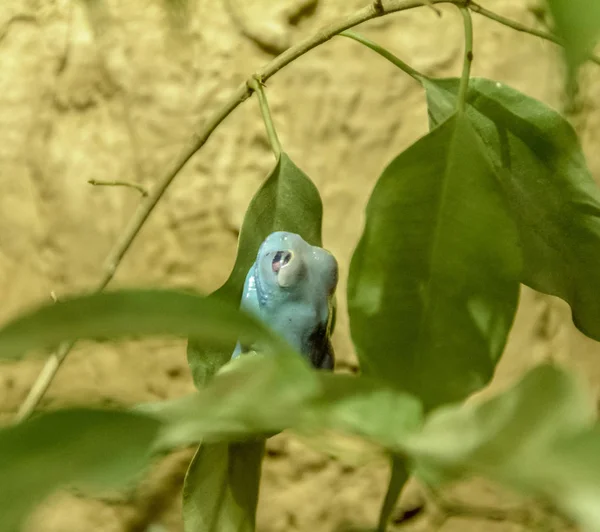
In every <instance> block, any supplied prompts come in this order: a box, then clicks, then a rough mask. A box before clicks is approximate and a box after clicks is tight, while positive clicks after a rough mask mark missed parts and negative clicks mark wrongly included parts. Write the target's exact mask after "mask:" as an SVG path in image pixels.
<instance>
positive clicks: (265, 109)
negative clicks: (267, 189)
mask: <svg viewBox="0 0 600 532" xmlns="http://www.w3.org/2000/svg"><path fill="white" fill-rule="evenodd" d="M248 87H250V89H252V91H253V92H255V93H256V95H257V96H258V103H259V105H260V114H261V115H262V117H263V120H264V122H265V128H266V130H267V136H268V137H269V144H270V145H271V149H272V150H273V154H274V155H275V159H279V156H280V155H281V143H280V142H279V137H278V136H277V131H276V129H275V125H274V124H273V118H272V117H271V111H270V109H269V102H268V101H267V95H266V94H265V90H264V88H263V82H262V81H261V80H260V79H259V78H258V77H253V78H252V79H250V80H249V81H248Z"/></svg>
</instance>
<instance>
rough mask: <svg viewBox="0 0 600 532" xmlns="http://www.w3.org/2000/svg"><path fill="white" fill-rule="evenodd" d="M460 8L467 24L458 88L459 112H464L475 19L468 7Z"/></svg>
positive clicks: (471, 61) (471, 58)
mask: <svg viewBox="0 0 600 532" xmlns="http://www.w3.org/2000/svg"><path fill="white" fill-rule="evenodd" d="M459 9H460V13H461V15H462V16H463V21H464V25H465V54H464V61H463V70H462V75H461V77H460V86H459V88H458V112H459V113H462V112H464V110H465V103H466V100H467V91H468V90H469V78H470V76H471V63H473V21H472V19H471V12H470V11H469V10H468V9H467V8H466V7H462V6H460V7H459Z"/></svg>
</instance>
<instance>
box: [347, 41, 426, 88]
mask: <svg viewBox="0 0 600 532" xmlns="http://www.w3.org/2000/svg"><path fill="white" fill-rule="evenodd" d="M340 35H341V36H342V37H349V38H350V39H354V40H355V41H358V42H359V43H361V44H364V45H365V46H366V47H368V48H370V49H371V50H373V51H374V52H376V53H378V54H379V55H380V56H382V57H385V58H386V59H387V60H388V61H390V62H391V63H393V64H394V65H396V66H397V67H398V68H399V69H400V70H402V71H404V72H406V73H407V74H408V75H409V76H410V77H411V78H413V79H414V80H415V81H421V80H422V79H423V78H424V77H425V76H424V75H423V74H421V73H420V72H419V71H417V70H415V69H414V68H413V67H411V66H410V65H409V64H407V63H405V62H404V61H402V59H400V58H399V57H396V56H395V55H394V54H392V53H391V52H389V51H388V50H386V49H385V48H382V47H381V46H380V45H378V44H377V43H376V42H373V41H372V40H370V39H367V38H366V37H364V36H362V35H359V34H358V33H356V32H354V31H351V30H346V31H343V32H342V33H340Z"/></svg>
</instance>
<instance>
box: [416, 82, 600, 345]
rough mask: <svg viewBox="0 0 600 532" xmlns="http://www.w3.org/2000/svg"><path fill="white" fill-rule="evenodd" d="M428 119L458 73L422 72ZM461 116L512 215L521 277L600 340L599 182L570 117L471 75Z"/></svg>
mask: <svg viewBox="0 0 600 532" xmlns="http://www.w3.org/2000/svg"><path fill="white" fill-rule="evenodd" d="M423 83H424V86H425V89H426V91H427V101H428V105H429V116H430V121H431V125H432V127H435V126H437V125H438V124H440V123H442V122H443V121H444V120H446V119H447V118H448V116H450V114H451V113H452V109H453V107H454V105H455V98H456V96H455V95H456V93H457V91H458V85H459V80H457V79H443V80H424V81H423ZM467 117H468V118H469V120H470V122H471V124H472V125H473V128H474V129H475V131H476V132H477V136H478V137H479V138H480V139H481V141H483V143H484V144H485V146H486V150H485V155H486V158H487V159H488V160H489V161H490V162H491V164H492V165H493V167H494V168H495V170H496V174H497V176H498V179H499V182H500V185H501V187H502V190H503V194H504V196H505V197H506V200H507V202H508V204H509V205H510V211H511V217H512V218H513V219H514V220H515V221H516V222H517V225H518V230H519V234H520V241H521V250H522V254H523V272H522V274H521V279H520V280H521V282H523V283H524V284H526V285H528V286H530V287H532V288H534V289H535V290H539V291H540V292H544V293H547V294H552V295H555V296H558V297H560V298H562V299H564V300H565V301H567V302H568V303H569V304H570V305H571V308H572V310H573V321H574V322H575V325H576V326H577V327H578V328H579V329H580V330H581V331H582V332H583V333H584V334H586V335H587V336H590V337H591V338H594V339H595V340H600V320H598V316H600V298H599V297H597V293H598V292H599V291H600V268H598V264H600V189H599V188H598V186H597V185H596V183H595V182H594V179H593V178H592V176H591V175H590V172H589V169H588V167H587V165H586V162H585V158H584V156H583V153H582V151H581V146H580V144H579V141H578V139H577V135H576V134H575V132H574V130H573V128H572V127H571V125H570V124H569V123H568V122H567V121H566V120H565V119H564V118H563V117H562V116H561V115H560V114H559V113H557V112H556V111H554V110H553V109H551V108H550V107H548V106H546V105H544V104H543V103H541V102H538V101H537V100H535V99H533V98H530V97H528V96H526V95H524V94H521V93H520V92H518V91H516V90H515V89H512V88H510V87H508V86H506V85H503V84H501V83H497V82H495V81H491V80H488V79H481V78H478V79H472V80H471V82H470V87H469V92H468V95H467Z"/></svg>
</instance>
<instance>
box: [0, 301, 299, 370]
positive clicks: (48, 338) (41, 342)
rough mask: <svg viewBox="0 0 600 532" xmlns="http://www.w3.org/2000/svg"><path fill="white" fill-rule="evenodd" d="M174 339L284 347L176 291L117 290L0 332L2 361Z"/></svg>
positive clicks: (214, 304)
mask: <svg viewBox="0 0 600 532" xmlns="http://www.w3.org/2000/svg"><path fill="white" fill-rule="evenodd" d="M151 335H152V336H154V335H176V336H195V337H197V338H201V339H202V341H203V342H204V343H205V345H209V346H211V347H217V348H220V347H222V346H224V345H229V344H230V343H231V342H232V341H233V342H235V341H237V339H238V338H247V339H249V340H250V339H251V340H253V341H261V342H266V343H267V344H270V345H271V346H273V347H277V348H278V349H281V350H282V351H285V350H287V349H289V348H286V347H285V345H286V344H285V342H284V341H283V340H280V339H278V338H277V337H276V336H275V335H274V333H272V332H270V331H269V330H268V329H267V328H266V327H265V326H264V325H263V324H262V323H261V322H259V321H258V320H256V319H254V318H253V317H251V316H249V315H247V314H245V313H243V312H242V311H240V310H238V309H237V308H235V307H234V306H231V305H227V304H226V303H223V302H221V301H218V300H216V299H209V298H206V297H201V296H197V295H192V294H189V293H183V292H177V291H172V290H119V291H115V292H105V293H99V294H92V295H81V296H76V297H72V298H69V299H64V300H61V301H59V302H57V303H51V304H47V305H43V306H41V307H38V308H37V309H35V310H32V311H30V312H28V313H25V314H23V315H22V316H20V317H18V318H16V319H14V320H13V321H11V322H9V323H8V324H6V325H5V326H4V327H3V328H2V329H0V358H16V357H19V356H21V355H22V354H23V353H24V352H25V351H28V350H30V349H34V348H40V347H48V346H53V345H56V344H58V343H60V342H63V341H66V340H77V339H83V338H88V339H105V338H111V339H113V338H118V337H124V336H151Z"/></svg>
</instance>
